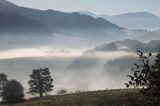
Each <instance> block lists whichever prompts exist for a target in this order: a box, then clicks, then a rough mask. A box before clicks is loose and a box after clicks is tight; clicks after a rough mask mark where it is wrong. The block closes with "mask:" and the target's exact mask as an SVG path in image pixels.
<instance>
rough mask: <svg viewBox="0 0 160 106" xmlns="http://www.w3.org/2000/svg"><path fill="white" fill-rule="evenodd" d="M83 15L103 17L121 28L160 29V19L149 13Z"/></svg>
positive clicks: (88, 13)
mask: <svg viewBox="0 0 160 106" xmlns="http://www.w3.org/2000/svg"><path fill="white" fill-rule="evenodd" d="M80 13H81V14H87V15H91V16H93V17H102V18H104V19H106V20H109V21H110V22H112V23H115V24H117V25H119V26H121V27H125V28H130V29H152V30H153V29H155V28H158V27H160V17H158V16H156V15H154V14H152V13H149V12H136V13H124V14H120V15H114V16H108V15H96V14H93V13H90V12H80Z"/></svg>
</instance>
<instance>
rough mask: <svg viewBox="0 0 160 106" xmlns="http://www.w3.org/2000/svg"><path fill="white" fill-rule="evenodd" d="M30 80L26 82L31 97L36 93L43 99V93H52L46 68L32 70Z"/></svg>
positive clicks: (51, 81)
mask: <svg viewBox="0 0 160 106" xmlns="http://www.w3.org/2000/svg"><path fill="white" fill-rule="evenodd" d="M30 78H31V79H30V80H29V81H28V84H29V86H30V88H29V90H30V91H29V93H31V94H32V95H35V94H37V93H38V94H39V96H40V97H43V94H44V93H47V92H50V91H52V88H53V79H52V77H51V75H50V72H49V69H48V68H44V69H42V68H40V69H34V70H33V72H32V74H31V75H30Z"/></svg>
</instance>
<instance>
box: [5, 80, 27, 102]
mask: <svg viewBox="0 0 160 106" xmlns="http://www.w3.org/2000/svg"><path fill="white" fill-rule="evenodd" d="M23 98H24V93H23V87H22V85H21V84H20V83H19V82H18V81H16V80H11V81H8V82H7V83H6V85H5V86H4V87H3V92H2V100H3V102H5V103H17V102H22V101H23Z"/></svg>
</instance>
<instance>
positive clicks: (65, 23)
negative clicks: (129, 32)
mask: <svg viewBox="0 0 160 106" xmlns="http://www.w3.org/2000/svg"><path fill="white" fill-rule="evenodd" d="M11 10H12V11H11ZM0 11H1V12H5V13H16V14H20V15H23V16H27V17H30V18H33V19H36V20H38V21H40V22H43V23H44V24H47V25H50V26H53V27H61V28H63V27H65V28H69V27H71V28H75V27H80V28H91V27H95V28H98V27H100V28H119V27H118V26H117V25H115V24H112V23H110V22H108V21H106V20H104V19H101V18H98V19H95V18H93V17H91V16H88V15H80V14H79V13H78V12H77V13H76V12H75V13H64V12H60V11H54V10H46V11H42V10H37V9H31V8H24V7H19V6H17V5H14V4H12V3H10V2H8V1H5V0H0Z"/></svg>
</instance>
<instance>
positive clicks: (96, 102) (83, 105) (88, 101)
mask: <svg viewBox="0 0 160 106" xmlns="http://www.w3.org/2000/svg"><path fill="white" fill-rule="evenodd" d="M138 101H139V100H138V92H137V91H135V90H132V89H129V90H127V89H118V90H105V91H95V92H84V93H75V94H66V95H55V96H47V97H43V98H41V99H40V98H33V99H30V100H28V101H25V102H24V103H20V104H14V105H7V106H138Z"/></svg>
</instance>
